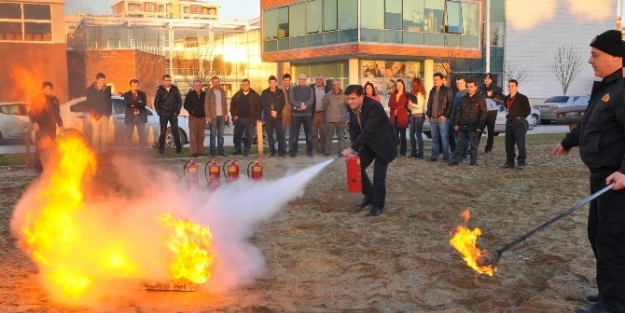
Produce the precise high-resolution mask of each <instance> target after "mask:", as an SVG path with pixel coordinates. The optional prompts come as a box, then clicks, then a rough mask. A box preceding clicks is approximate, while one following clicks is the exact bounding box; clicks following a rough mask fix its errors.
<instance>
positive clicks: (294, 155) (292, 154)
mask: <svg viewBox="0 0 625 313" xmlns="http://www.w3.org/2000/svg"><path fill="white" fill-rule="evenodd" d="M289 156H290V157H292V158H294V157H296V156H297V153H291V154H290V155H289Z"/></svg>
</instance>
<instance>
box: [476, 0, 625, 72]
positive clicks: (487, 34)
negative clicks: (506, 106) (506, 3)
mask: <svg viewBox="0 0 625 313" xmlns="http://www.w3.org/2000/svg"><path fill="white" fill-rule="evenodd" d="M490 1H491V0H486V30H485V31H484V32H485V33H486V57H485V60H486V62H485V64H484V69H485V70H486V73H490ZM621 1H622V0H621Z"/></svg>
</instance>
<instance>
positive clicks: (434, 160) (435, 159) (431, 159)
mask: <svg viewBox="0 0 625 313" xmlns="http://www.w3.org/2000/svg"><path fill="white" fill-rule="evenodd" d="M436 161H438V159H437V158H434V157H432V158H429V159H428V162H436Z"/></svg>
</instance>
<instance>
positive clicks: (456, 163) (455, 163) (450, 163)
mask: <svg viewBox="0 0 625 313" xmlns="http://www.w3.org/2000/svg"><path fill="white" fill-rule="evenodd" d="M454 165H458V162H453V161H452V162H449V166H454Z"/></svg>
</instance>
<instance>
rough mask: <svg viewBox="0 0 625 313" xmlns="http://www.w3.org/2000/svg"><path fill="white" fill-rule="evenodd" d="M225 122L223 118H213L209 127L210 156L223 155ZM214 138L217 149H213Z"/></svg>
mask: <svg viewBox="0 0 625 313" xmlns="http://www.w3.org/2000/svg"><path fill="white" fill-rule="evenodd" d="M225 125H226V122H225V120H224V117H223V116H217V117H215V118H214V119H213V120H212V122H211V125H210V130H211V133H210V154H213V155H214V154H216V153H215V152H217V153H220V154H223V153H224V126H225ZM215 136H216V137H217V148H216V149H215Z"/></svg>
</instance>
